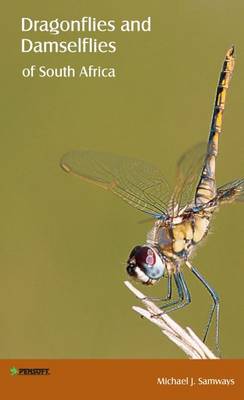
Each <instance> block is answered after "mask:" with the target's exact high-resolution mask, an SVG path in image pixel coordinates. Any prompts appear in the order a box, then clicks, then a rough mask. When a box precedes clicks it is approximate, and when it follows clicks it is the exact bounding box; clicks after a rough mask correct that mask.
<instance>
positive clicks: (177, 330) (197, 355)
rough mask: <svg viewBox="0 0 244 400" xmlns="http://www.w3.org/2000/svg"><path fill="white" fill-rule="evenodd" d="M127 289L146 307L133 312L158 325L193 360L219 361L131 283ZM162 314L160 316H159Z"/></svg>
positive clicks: (187, 329)
mask: <svg viewBox="0 0 244 400" xmlns="http://www.w3.org/2000/svg"><path fill="white" fill-rule="evenodd" d="M124 283H125V285H126V286H127V288H128V289H129V290H130V291H131V292H132V293H134V295H135V296H136V297H137V298H138V299H139V300H141V302H142V303H143V304H144V306H146V309H145V308H141V307H136V306H133V307H132V308H133V310H134V311H136V312H137V313H138V314H140V315H141V316H143V317H145V318H146V319H147V320H148V321H150V322H152V323H153V324H155V325H157V326H158V327H159V328H160V329H161V331H162V333H163V334H164V335H166V336H167V337H168V338H169V339H170V340H171V341H172V342H174V343H175V344H176V345H177V346H178V347H179V348H180V349H181V350H182V351H184V353H185V354H186V355H187V356H188V358H191V359H217V358H218V357H216V356H215V355H214V354H213V353H212V351H211V350H209V348H208V347H207V346H206V345H205V344H204V343H203V342H202V341H201V339H199V337H198V336H197V335H196V334H195V333H194V332H193V331H192V330H191V328H188V327H187V328H186V329H183V328H182V327H181V326H180V325H178V324H177V323H176V322H175V321H174V320H173V319H172V318H170V317H169V315H167V314H162V310H161V309H160V308H158V307H157V306H156V305H155V304H154V303H153V302H152V301H151V300H148V299H147V298H146V296H145V295H144V294H143V293H141V292H140V291H139V290H138V289H136V288H135V287H134V286H133V285H132V284H131V283H130V282H128V281H125V282H124ZM159 314H160V316H159Z"/></svg>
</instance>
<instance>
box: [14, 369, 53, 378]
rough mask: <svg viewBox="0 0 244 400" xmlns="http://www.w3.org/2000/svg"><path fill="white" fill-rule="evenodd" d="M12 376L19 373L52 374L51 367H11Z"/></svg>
mask: <svg viewBox="0 0 244 400" xmlns="http://www.w3.org/2000/svg"><path fill="white" fill-rule="evenodd" d="M9 373H10V375H11V376H17V375H50V369H49V368H16V367H11V368H10V369H9Z"/></svg>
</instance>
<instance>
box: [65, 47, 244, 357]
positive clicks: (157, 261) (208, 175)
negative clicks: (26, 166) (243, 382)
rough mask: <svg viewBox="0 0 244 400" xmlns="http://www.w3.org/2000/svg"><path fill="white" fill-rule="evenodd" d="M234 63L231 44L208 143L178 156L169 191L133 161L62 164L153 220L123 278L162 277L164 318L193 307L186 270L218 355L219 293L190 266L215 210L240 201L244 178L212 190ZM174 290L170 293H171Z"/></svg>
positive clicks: (71, 158) (80, 153)
mask: <svg viewBox="0 0 244 400" xmlns="http://www.w3.org/2000/svg"><path fill="white" fill-rule="evenodd" d="M234 63H235V57H234V46H232V47H231V48H230V49H229V50H228V51H227V53H226V56H225V59H224V63H223V66H222V69H221V73H220V77H219V81H218V86H217V91H216V95H215V103H214V109H213V114H212V119H211V125H210V133H209V138H208V142H206V143H200V144H199V143H198V144H197V145H194V146H193V147H192V148H190V149H189V150H188V151H187V152H186V153H185V154H183V155H182V156H181V158H180V159H179V161H178V164H177V172H176V182H175V186H174V189H173V190H172V189H171V188H170V186H169V184H168V182H167V180H166V179H165V178H164V176H163V174H162V173H161V170H160V169H158V168H157V167H155V166H154V165H153V164H151V163H148V162H145V161H141V160H139V159H136V158H130V157H125V156H119V155H114V154H110V153H103V152H96V151H90V150H74V151H71V152H68V153H67V154H65V155H64V156H63V157H62V159H61V162H60V165H61V167H62V168H63V169H64V171H66V172H68V173H70V174H73V175H76V176H78V177H79V178H81V179H82V180H84V181H87V182H91V183H93V184H96V185H97V186H99V187H101V188H103V189H105V190H107V191H110V192H112V193H114V194H115V195H117V196H119V197H120V198H121V199H122V200H124V201H125V202H126V203H128V204H129V205H131V206H133V207H134V208H136V209H138V210H140V211H142V212H144V213H146V214H148V215H150V218H151V217H152V218H154V222H153V226H152V228H151V229H150V231H149V233H148V235H147V238H146V241H145V243H144V244H140V245H137V246H134V247H133V249H132V251H131V252H130V254H129V257H128V260H127V263H126V269H127V273H128V274H129V276H130V277H132V278H133V279H135V280H136V281H139V282H141V283H143V284H144V285H154V284H156V283H157V282H159V281H160V280H161V279H162V278H166V280H167V294H166V296H164V297H160V298H153V297H150V299H153V300H155V301H156V300H157V301H159V302H161V303H160V308H161V309H162V313H164V312H167V313H169V312H171V311H174V310H178V309H181V308H183V307H185V306H186V305H188V304H189V303H190V302H191V295H190V292H189V289H188V286H187V283H186V280H185V277H184V275H183V271H182V270H184V268H186V267H188V268H189V270H190V271H191V272H192V273H193V274H194V276H195V277H196V278H197V279H198V280H199V281H200V282H201V284H202V285H203V286H204V287H205V289H206V290H207V291H208V293H209V295H210V296H211V309H210V314H209V318H208V321H207V323H206V327H205V331H204V335H203V342H205V341H206V339H207V336H208V333H209V329H210V326H211V325H212V321H213V319H214V317H215V318H216V319H215V345H216V349H217V351H218V352H219V315H220V301H219V296H218V295H217V293H216V291H215V290H214V289H213V288H212V287H211V286H210V285H209V283H208V282H207V280H206V279H205V278H204V277H203V275H202V274H201V273H200V272H199V270H198V268H197V267H196V266H195V265H193V263H192V256H193V254H194V250H195V249H196V248H197V246H198V245H199V244H200V243H201V242H202V241H203V240H204V239H205V238H206V236H207V234H208V232H209V228H210V223H211V220H212V217H213V215H214V213H215V212H216V211H217V210H218V208H219V207H220V206H221V205H222V204H225V203H233V202H243V201H244V178H240V179H235V180H233V181H231V182H229V183H227V184H225V185H222V186H220V187H218V186H217V184H216V177H215V175H216V174H215V171H216V158H217V155H218V144H219V138H220V135H221V131H222V120H223V112H224V108H225V104H226V93H227V90H228V87H229V84H230V80H231V76H232V73H233V70H234ZM174 290H175V292H176V296H173V294H174Z"/></svg>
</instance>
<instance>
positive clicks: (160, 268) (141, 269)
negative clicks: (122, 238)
mask: <svg viewBox="0 0 244 400" xmlns="http://www.w3.org/2000/svg"><path fill="white" fill-rule="evenodd" d="M126 269H127V272H128V274H129V275H130V276H131V277H133V278H134V279H136V280H137V281H139V282H142V283H143V284H144V285H153V284H154V283H156V282H157V281H158V280H159V279H160V278H162V277H163V276H164V273H165V262H164V260H163V258H162V256H161V255H160V253H159V251H158V250H157V249H156V248H155V247H152V246H147V245H144V246H136V247H134V249H133V250H132V252H131V253H130V255H129V259H128V261H127V268H126Z"/></svg>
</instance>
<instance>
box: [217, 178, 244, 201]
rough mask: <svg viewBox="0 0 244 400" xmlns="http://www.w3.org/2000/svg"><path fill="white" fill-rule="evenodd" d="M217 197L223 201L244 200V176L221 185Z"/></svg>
mask: <svg viewBox="0 0 244 400" xmlns="http://www.w3.org/2000/svg"><path fill="white" fill-rule="evenodd" d="M217 197H218V199H219V201H220V202H221V203H232V202H233V201H240V202H241V201H244V178H242V179H236V180H235V181H232V182H229V183H226V184H225V185H223V186H220V187H219V188H218V189H217Z"/></svg>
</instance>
